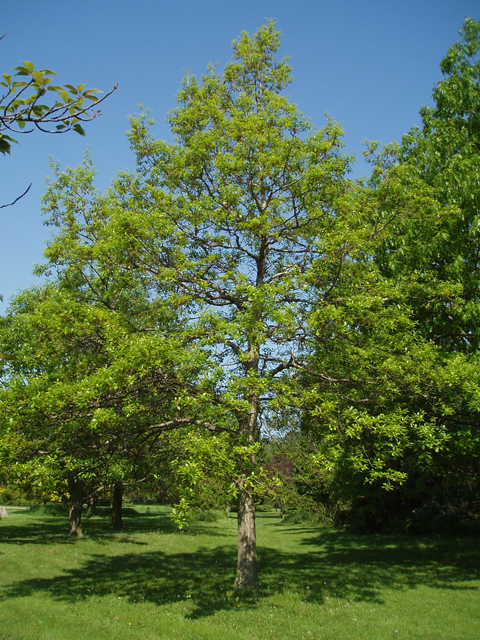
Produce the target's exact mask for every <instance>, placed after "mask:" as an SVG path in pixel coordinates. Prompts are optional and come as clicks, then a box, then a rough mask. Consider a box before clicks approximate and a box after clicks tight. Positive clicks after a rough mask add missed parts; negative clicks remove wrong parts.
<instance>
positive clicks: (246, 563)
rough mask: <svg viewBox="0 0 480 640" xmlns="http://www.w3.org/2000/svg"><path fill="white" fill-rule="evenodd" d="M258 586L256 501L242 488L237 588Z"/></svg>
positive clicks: (239, 510) (239, 506) (240, 496)
mask: <svg viewBox="0 0 480 640" xmlns="http://www.w3.org/2000/svg"><path fill="white" fill-rule="evenodd" d="M257 587H258V572H257V539H256V533H255V503H254V502H253V498H252V496H251V495H250V494H249V493H248V491H246V490H245V489H242V490H241V491H240V494H239V496H238V557H237V577H236V578H235V588H236V589H256V588H257Z"/></svg>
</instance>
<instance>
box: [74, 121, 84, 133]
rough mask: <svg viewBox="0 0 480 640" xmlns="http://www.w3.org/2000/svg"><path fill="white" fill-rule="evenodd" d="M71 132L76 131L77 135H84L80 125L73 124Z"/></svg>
mask: <svg viewBox="0 0 480 640" xmlns="http://www.w3.org/2000/svg"><path fill="white" fill-rule="evenodd" d="M73 130H74V131H76V132H77V133H79V134H80V135H81V136H84V135H85V131H84V130H83V128H82V126H81V125H80V124H78V122H77V124H74V125H73Z"/></svg>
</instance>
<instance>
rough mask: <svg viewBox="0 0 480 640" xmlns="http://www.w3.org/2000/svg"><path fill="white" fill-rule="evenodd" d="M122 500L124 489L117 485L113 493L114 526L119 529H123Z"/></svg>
mask: <svg viewBox="0 0 480 640" xmlns="http://www.w3.org/2000/svg"><path fill="white" fill-rule="evenodd" d="M122 500H123V487H122V485H121V484H116V485H114V487H113V492H112V525H113V526H114V527H116V528H117V529H122V528H123V519H122Z"/></svg>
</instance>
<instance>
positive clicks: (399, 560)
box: [0, 507, 480, 640]
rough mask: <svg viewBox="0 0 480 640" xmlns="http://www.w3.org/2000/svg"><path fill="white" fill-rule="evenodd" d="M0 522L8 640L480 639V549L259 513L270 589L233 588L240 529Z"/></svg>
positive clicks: (154, 511) (162, 522)
mask: <svg viewBox="0 0 480 640" xmlns="http://www.w3.org/2000/svg"><path fill="white" fill-rule="evenodd" d="M135 509H136V510H137V511H138V514H137V516H136V517H132V518H128V519H126V520H125V529H124V531H121V532H118V531H115V530H113V529H111V527H110V526H109V523H108V519H106V518H103V517H98V518H93V519H92V520H89V521H86V523H85V530H86V534H87V535H86V538H85V539H82V540H76V541H74V540H71V539H69V538H68V537H67V535H66V534H67V523H66V521H65V520H62V519H60V518H58V517H55V518H53V517H47V516H40V515H38V514H28V513H21V512H18V513H13V512H12V515H11V517H10V518H8V519H7V518H5V519H3V520H2V522H1V524H0V541H1V542H0V552H1V558H2V566H3V567H4V570H3V571H2V572H1V574H0V596H1V599H0V638H1V637H2V635H1V634H2V633H3V635H4V636H5V638H9V639H12V640H13V639H14V640H64V639H65V638H69V637H73V636H78V635H79V634H80V635H81V637H82V638H85V639H87V640H88V639H92V640H103V639H105V640H106V639H107V638H108V639H110V638H111V637H116V638H119V639H120V640H122V639H123V638H133V639H137V638H138V639H141V640H147V639H148V640H157V639H159V638H161V639H162V640H163V639H164V638H166V639H170V638H171V639H175V640H183V639H185V640H191V639H192V638H200V639H201V640H210V639H211V640H215V639H221V640H236V639H237V638H238V639H240V638H242V639H245V638H247V639H249V638H251V639H256V638H258V639H263V638H285V639H288V640H296V639H297V638H315V639H318V638H321V639H322V640H324V639H332V640H333V639H334V638H335V639H345V640H346V639H348V640H351V639H365V640H367V639H368V640H376V639H378V640H380V639H382V640H384V639H385V638H397V637H398V638H408V640H411V639H415V638H418V639H420V638H421V639H422V640H424V639H431V640H437V639H451V640H457V639H462V638H465V639H468V640H474V639H475V638H479V640H480V615H479V612H480V607H479V604H478V603H479V602H480V579H479V568H480V551H479V548H478V540H475V539H467V538H462V539H455V538H449V539H441V538H414V537H395V536H353V535H350V534H347V533H343V532H338V531H335V530H333V529H330V528H325V527H324V528H320V527H318V526H314V525H296V524H291V523H284V522H282V521H281V519H280V518H279V516H278V515H276V514H274V513H265V514H259V516H258V520H257V533H258V544H259V570H260V581H261V586H260V589H259V590H258V591H255V592H247V593H241V592H238V591H236V590H235V589H233V582H234V577H235V565H236V535H237V531H236V517H235V515H234V514H230V517H228V518H226V517H219V518H218V519H217V520H214V521H211V522H207V521H200V520H198V519H197V520H195V521H193V522H192V523H191V526H190V528H189V529H188V530H187V531H185V532H184V533H181V532H179V531H178V529H176V528H175V527H174V526H173V525H172V522H171V520H170V518H169V516H168V513H167V510H166V509H163V508H161V509H159V508H156V507H150V508H148V509H149V510H148V511H147V507H138V508H137V507H135Z"/></svg>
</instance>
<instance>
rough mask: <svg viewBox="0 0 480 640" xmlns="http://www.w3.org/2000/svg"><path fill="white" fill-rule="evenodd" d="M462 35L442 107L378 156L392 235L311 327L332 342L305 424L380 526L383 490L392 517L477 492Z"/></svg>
mask: <svg viewBox="0 0 480 640" xmlns="http://www.w3.org/2000/svg"><path fill="white" fill-rule="evenodd" d="M462 35H463V41H462V42H459V43H457V44H455V45H454V46H453V47H451V48H450V49H449V51H448V53H447V56H446V57H445V58H444V59H443V61H442V63H441V69H442V71H443V73H444V75H445V77H444V79H443V80H441V81H440V82H439V83H438V84H437V85H436V87H435V88H434V92H433V98H434V101H435V106H434V107H432V108H429V107H423V108H422V110H421V115H422V118H423V128H422V129H418V128H414V129H413V130H412V131H410V133H409V134H407V135H406V136H404V138H403V140H402V145H397V144H392V145H388V146H387V147H385V148H384V149H383V150H381V151H379V145H378V144H376V143H372V144H370V145H369V149H368V151H367V155H368V157H369V158H370V159H372V161H373V171H372V175H371V177H370V179H369V181H368V184H367V185H366V187H367V189H366V191H365V197H366V201H368V203H369V207H370V210H371V212H372V216H373V218H372V219H371V222H372V224H373V223H374V219H376V220H377V222H375V223H374V224H375V225H377V226H378V227H379V228H382V226H383V225H385V224H386V227H385V231H384V233H383V234H382V237H381V238H380V242H377V243H375V244H374V245H372V246H371V247H370V248H369V249H368V248H367V251H366V254H365V255H367V256H369V257H368V259H367V264H366V265H365V267H366V268H365V267H364V268H363V278H364V284H363V290H362V291H359V290H358V291H357V292H353V291H351V292H348V291H345V292H344V294H343V295H339V294H340V289H339V288H337V303H336V306H337V312H336V314H333V312H332V311H331V310H330V311H329V310H328V309H324V310H323V313H321V314H319V318H318V319H317V320H316V325H317V326H318V325H319V322H320V320H321V321H322V322H323V326H325V325H326V324H327V323H328V322H330V325H328V324H327V326H329V328H330V329H331V330H332V331H333V332H334V333H335V335H336V340H335V343H334V345H335V346H334V348H332V349H331V348H330V347H329V345H330V343H329V342H328V340H325V339H323V340H321V341H319V343H318V346H317V348H316V353H315V358H314V360H313V362H312V366H311V369H312V371H311V375H312V379H311V382H312V381H315V380H316V381H317V382H316V384H319V383H321V381H319V374H320V373H323V375H324V376H326V375H327V374H328V375H329V376H330V381H329V382H327V380H326V378H325V377H324V382H323V383H322V386H323V389H324V394H323V401H322V402H318V400H317V398H316V397H315V402H312V403H311V412H310V416H309V418H308V420H306V425H305V426H306V428H309V429H313V430H317V433H318V434H319V440H320V444H321V452H320V453H319V454H317V458H318V460H319V461H320V460H323V464H325V465H330V468H331V469H332V471H334V472H335V473H336V474H337V476H338V483H337V486H338V487H340V486H341V487H342V488H341V491H340V492H341V493H343V496H345V494H347V496H348V497H349V498H352V497H353V498H354V499H356V497H355V496H357V495H360V494H361V495H363V496H364V497H365V496H367V499H368V501H369V502H370V505H369V506H368V505H367V511H369V517H370V516H372V517H374V518H376V517H377V516H378V514H374V513H373V511H374V509H375V507H374V505H375V504H377V505H378V503H379V502H381V503H382V505H383V507H385V505H386V503H387V501H388V499H387V498H385V495H384V494H385V488H387V489H389V490H390V491H391V492H392V493H391V495H392V496H394V497H395V500H396V504H395V509H396V511H397V512H398V502H399V499H400V498H399V496H402V500H403V501H404V502H406V500H404V498H405V495H406V493H407V492H408V493H409V495H410V504H414V505H415V506H417V507H418V506H421V504H419V502H418V501H419V500H421V499H423V500H425V498H426V496H429V499H432V497H433V496H435V497H436V498H438V499H443V498H442V496H446V495H447V494H450V496H453V493H452V488H454V487H455V488H458V487H459V486H460V487H463V488H465V491H464V495H465V496H467V495H469V496H470V498H468V500H467V499H466V498H462V501H463V502H464V503H465V504H466V503H468V502H469V503H470V504H472V503H473V501H472V499H471V496H472V495H474V494H475V491H476V492H478V462H477V461H478V455H479V451H480V450H479V446H480V439H479V434H478V418H479V411H480V406H479V404H478V389H479V385H480V380H479V377H478V344H479V333H478V302H479V298H478V287H479V282H480V281H479V269H478V266H479V263H478V255H479V249H480V245H479V235H478V204H479V194H480V190H479V186H480V182H479V172H478V161H479V155H478V154H479V149H480V146H479V144H480V139H479V135H478V133H479V122H480V121H479V118H478V113H479V108H480V107H479V105H480V86H479V63H478V60H477V57H476V56H477V55H478V51H479V49H480V23H478V22H474V21H472V20H470V19H466V21H465V23H464V27H463V33H462ZM368 274H370V275H368ZM352 294H353V295H352ZM359 294H360V297H358V296H359ZM346 301H348V303H346ZM352 303H353V304H354V306H355V307H356V309H354V310H353V313H352V309H350V311H348V309H347V306H348V305H351V304H352ZM382 319H383V320H382ZM317 331H318V329H317ZM322 342H323V343H322ZM335 371H336V373H335ZM373 389H375V392H374V393H372V390H373ZM329 402H330V406H329V404H328V403H329ZM335 413H337V416H338V419H337V429H336V430H330V429H329V428H328V425H329V424H332V422H333V420H334V414H335ZM328 416H330V418H328ZM367 483H368V484H369V485H370V489H369V488H368V486H366V484H367ZM402 485H403V486H404V487H405V488H404V489H401V488H400V487H402ZM345 488H347V491H345ZM457 496H458V494H457ZM412 497H413V498H414V500H412ZM450 499H452V498H450ZM415 500H417V503H416V504H415ZM365 502H366V500H364V504H365ZM457 502H458V500H457ZM359 506H360V504H359V501H358V500H357V501H356V502H355V509H356V510H357V513H358V512H359V511H360V509H359ZM454 508H456V509H458V505H455V506H454ZM408 515H409V517H410V515H411V514H408ZM389 516H390V514H389ZM366 524H367V523H366ZM377 524H378V522H377ZM367 528H371V527H370V525H369V524H367Z"/></svg>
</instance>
